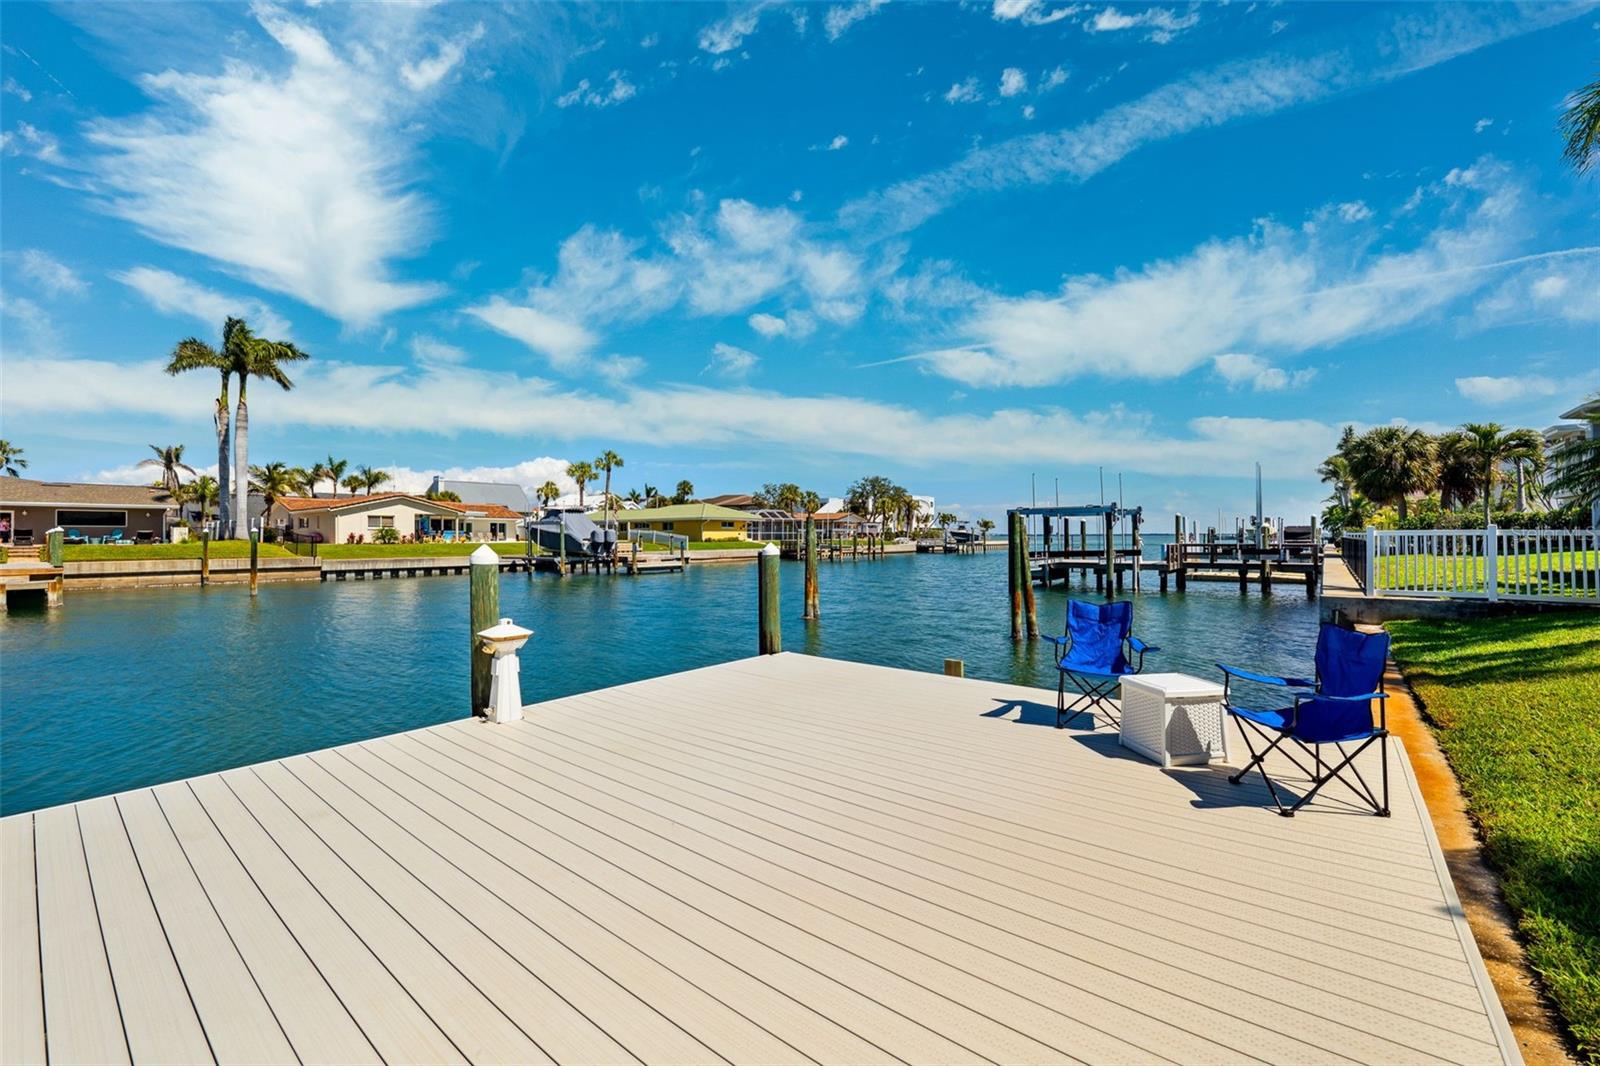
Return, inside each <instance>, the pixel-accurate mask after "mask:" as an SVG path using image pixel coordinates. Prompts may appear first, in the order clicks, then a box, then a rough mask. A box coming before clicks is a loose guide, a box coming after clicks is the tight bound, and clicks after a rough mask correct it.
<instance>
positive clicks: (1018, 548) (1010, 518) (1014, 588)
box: [1006, 511, 1027, 640]
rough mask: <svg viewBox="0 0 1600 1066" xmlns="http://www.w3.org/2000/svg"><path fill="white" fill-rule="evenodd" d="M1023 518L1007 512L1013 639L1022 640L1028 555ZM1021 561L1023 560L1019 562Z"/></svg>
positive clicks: (1007, 569) (1008, 572) (1007, 548)
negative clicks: (1023, 595)
mask: <svg viewBox="0 0 1600 1066" xmlns="http://www.w3.org/2000/svg"><path fill="white" fill-rule="evenodd" d="M1021 527H1022V516H1021V515H1019V514H1017V513H1016V512H1014V511H1007V512H1006V580H1007V581H1008V582H1009V584H1010V589H1011V639H1012V640H1021V639H1022V583H1023V581H1025V580H1027V572H1026V569H1025V567H1026V565H1027V562H1026V560H1027V553H1026V547H1025V546H1024V545H1023V542H1022V536H1021V534H1020V532H1019V530H1020V529H1021ZM1019 559H1020V560H1021V561H1020V562H1019ZM1019 574H1020V576H1019Z"/></svg>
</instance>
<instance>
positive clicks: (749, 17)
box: [699, 2, 772, 56]
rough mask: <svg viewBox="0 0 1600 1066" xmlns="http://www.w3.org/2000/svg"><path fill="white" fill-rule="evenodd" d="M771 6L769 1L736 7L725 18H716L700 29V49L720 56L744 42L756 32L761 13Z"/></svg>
mask: <svg viewBox="0 0 1600 1066" xmlns="http://www.w3.org/2000/svg"><path fill="white" fill-rule="evenodd" d="M771 6H772V4H771V3H770V2H761V3H753V4H744V5H741V6H739V7H736V8H735V9H734V10H733V11H732V12H731V13H730V14H729V15H728V16H727V17H726V18H721V19H718V20H717V21H715V22H713V23H711V24H710V25H708V26H706V27H705V28H704V29H702V30H701V31H700V37H699V44H700V50H701V51H702V52H710V53H711V54H712V55H714V56H720V55H725V54H726V53H728V52H731V51H733V50H734V49H736V48H738V47H739V46H740V45H742V44H744V39H745V38H746V37H748V36H750V35H751V34H752V33H754V32H756V27H757V26H759V25H760V24H761V16H762V14H763V13H765V12H766V10H767V8H769V7H771Z"/></svg>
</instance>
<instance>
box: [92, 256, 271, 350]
mask: <svg viewBox="0 0 1600 1066" xmlns="http://www.w3.org/2000/svg"><path fill="white" fill-rule="evenodd" d="M111 277H112V279H113V280H116V281H120V282H122V283H123V284H124V285H126V286H128V288H130V289H132V290H133V291H135V292H137V293H138V294H139V295H140V296H143V297H144V298H145V300H146V301H147V302H148V303H149V304H150V306H151V307H154V308H155V309H156V310H157V311H160V312H161V313H162V314H166V315H182V316H184V317H187V318H192V319H195V320H196V321H198V322H200V323H201V324H203V325H204V326H206V327H207V333H208V336H209V335H211V334H215V335H217V336H220V335H221V333H222V323H223V320H224V319H226V318H229V317H233V318H243V319H245V320H246V321H248V322H249V323H250V327H251V328H252V329H253V330H255V331H256V333H257V334H258V335H260V336H263V337H271V338H272V339H274V340H286V339H288V337H289V323H288V322H286V321H285V320H284V319H283V318H282V317H281V316H280V315H278V313H277V312H275V311H273V310H272V308H270V307H268V306H267V305H266V304H264V303H262V302H261V301H260V300H256V299H253V298H250V297H245V296H234V295H231V294H228V293H221V292H217V291H216V290H215V289H208V288H206V287H205V286H204V285H200V284H198V283H196V282H193V281H190V280H189V279H188V278H185V277H180V276H179V275H177V274H174V273H172V271H170V270H160V269H157V268H156V267H149V266H138V267H133V268H132V269H131V270H119V271H114V272H113V273H112V274H111Z"/></svg>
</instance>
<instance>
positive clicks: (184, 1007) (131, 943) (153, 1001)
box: [77, 797, 215, 1063]
mask: <svg viewBox="0 0 1600 1066" xmlns="http://www.w3.org/2000/svg"><path fill="white" fill-rule="evenodd" d="M77 810H78V827H79V830H80V831H81V832H82V834H83V850H84V854H85V856H86V857H87V859H88V863H89V880H90V883H91V884H92V885H93V887H94V898H95V903H96V905H97V907H98V909H99V912H100V931H101V934H102V935H103V937H104V939H105V946H106V955H107V956H108V958H109V960H110V963H111V975H112V980H113V982H114V983H115V985H116V987H117V1001H118V1005H119V1007H120V1009H121V1012H122V1020H123V1028H124V1029H125V1030H126V1032H127V1038H128V1049H129V1051H130V1053H131V1054H132V1057H133V1059H134V1061H136V1062H168V1063H190V1062H212V1061H214V1060H215V1055H214V1054H213V1053H212V1051H211V1045H210V1044H209V1042H208V1041H207V1040H206V1035H205V1030H204V1029H202V1028H201V1025H200V1017H199V1015H198V1014H197V1013H196V1012H195V1007H194V1002H193V1001H192V1000H191V999H190V996H189V986H188V983H187V982H186V981H185V980H184V977H183V974H182V973H181V972H180V971H179V969H178V963H177V960H176V959H175V958H174V957H173V954H172V947H171V945H170V944H169V943H168V941H167V934H166V931H165V930H164V929H163V928H162V926H161V919H160V917H159V916H158V915H157V914H156V909H155V905H154V904H153V903H152V902H151V899H150V893H149V890H148V889H146V887H145V883H144V874H143V873H142V872H141V870H140V869H139V862H138V860H137V859H136V858H135V857H134V854H133V845H132V844H131V843H129V840H128V833H127V830H126V829H125V828H124V827H123V824H122V815H121V813H120V812H119V811H118V809H117V801H116V800H115V799H112V798H110V797H105V798H103V799H97V800H89V801H87V802H85V803H80V804H78V805H77Z"/></svg>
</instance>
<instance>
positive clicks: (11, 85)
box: [3, 78, 33, 103]
mask: <svg viewBox="0 0 1600 1066" xmlns="http://www.w3.org/2000/svg"><path fill="white" fill-rule="evenodd" d="M3 91H4V92H8V93H10V94H11V95H12V96H15V97H17V98H18V99H20V100H21V101H22V102H23V103H27V102H29V101H30V100H32V99H33V93H31V92H29V91H28V87H27V86H26V85H23V84H22V83H21V82H19V81H17V79H16V78H7V79H6V80H5V83H4V88H3Z"/></svg>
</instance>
